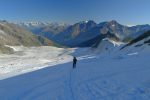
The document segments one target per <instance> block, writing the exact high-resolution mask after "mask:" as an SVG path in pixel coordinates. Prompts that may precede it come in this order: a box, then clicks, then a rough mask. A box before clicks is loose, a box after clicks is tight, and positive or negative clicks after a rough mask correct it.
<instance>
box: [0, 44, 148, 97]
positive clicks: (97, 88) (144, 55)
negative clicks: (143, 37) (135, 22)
mask: <svg viewBox="0 0 150 100" xmlns="http://www.w3.org/2000/svg"><path fill="white" fill-rule="evenodd" d="M100 47H101V48H98V49H100V50H101V49H102V45H101V46H100ZM36 49H37V48H36ZM45 49H46V48H44V49H41V48H40V49H39V50H35V48H30V49H29V50H28V49H27V50H23V52H24V53H26V54H25V55H24V56H25V57H24V56H23V55H18V57H20V56H23V57H20V58H19V59H22V60H23V61H22V62H25V63H27V66H28V68H30V67H29V66H30V64H31V65H32V66H33V63H37V65H36V64H35V66H34V67H35V68H36V66H39V65H38V64H39V63H41V60H44V62H47V60H52V59H53V58H54V57H55V56H56V54H57V55H59V56H60V55H61V56H60V57H63V59H64V60H65V61H64V60H62V61H64V63H62V64H58V65H54V66H51V63H50V62H49V63H48V64H46V65H47V66H49V64H50V66H51V67H46V68H43V69H40V70H37V71H33V72H29V73H26V74H22V75H18V76H14V77H10V78H7V79H3V80H1V81H0V97H1V98H0V99H1V100H150V62H149V58H150V57H149V55H150V52H149V51H150V48H149V47H148V46H143V47H141V48H140V49H138V48H135V47H131V48H128V49H124V50H121V51H119V48H115V49H114V50H112V48H111V51H112V52H111V53H110V51H109V48H108V52H106V51H105V53H104V54H103V53H102V52H103V51H102V52H101V53H100V54H98V53H95V55H94V54H92V53H91V51H92V50H94V49H89V48H76V49H74V50H72V49H71V50H64V49H57V48H53V49H54V50H51V51H50V52H51V53H50V55H53V54H54V55H53V56H52V57H47V56H48V53H49V49H48V48H47V49H46V50H45ZM51 49H52V48H51ZM35 51H36V52H37V53H35ZM40 51H41V52H40ZM64 51H65V52H64ZM33 52H34V53H33ZM45 52H47V53H45ZM52 52H53V53H52ZM85 52H86V53H87V54H86V53H85ZM133 53H136V55H135V54H133ZM21 54H22V53H21ZM35 54H36V56H35ZM91 54H92V55H91ZM129 54H130V55H129ZM16 55H17V54H15V55H10V56H7V58H5V57H6V56H5V57H4V56H2V57H1V58H0V61H1V60H2V59H3V58H5V60H4V59H3V61H1V62H0V64H1V63H3V64H6V65H5V66H8V67H9V66H10V65H9V64H11V63H12V61H11V59H12V58H13V59H14V60H13V61H15V59H17V61H16V62H20V61H18V58H16ZM37 55H38V56H37ZM71 55H73V56H77V59H78V62H77V67H76V68H75V69H72V62H71V61H70V60H71V59H72V57H71ZM14 56H15V57H14ZM10 57H11V59H9V58H10ZM30 57H31V59H32V60H31V59H29V58H30ZM34 57H36V58H38V61H36V60H34V59H35V58H34ZM25 58H26V60H24V59H25ZM33 58H34V59H33ZM6 59H7V60H8V61H6ZM27 59H28V60H27ZM58 59H59V57H58V58H57V60H58ZM30 60H31V61H30ZM45 60H46V61H45ZM57 60H52V61H53V62H55V61H57ZM60 61H61V60H60ZM60 61H59V60H58V62H60ZM8 62H10V63H9V64H7V63H8ZM16 62H14V63H16ZM22 65H24V64H22ZM44 65H45V63H44ZM16 66H17V68H16V69H15V70H13V71H16V70H17V69H18V68H20V67H19V66H21V64H19V65H15V66H13V67H16ZM27 66H26V67H27ZM42 66H43V65H42ZM23 68H25V67H23ZM37 68H38V67H37ZM25 69H26V68H25ZM7 70H11V67H9V69H7ZM13 71H12V72H13ZM0 72H2V70H1V71H0Z"/></svg>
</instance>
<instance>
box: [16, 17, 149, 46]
mask: <svg viewBox="0 0 150 100" xmlns="http://www.w3.org/2000/svg"><path fill="white" fill-rule="evenodd" d="M18 25H19V26H21V27H24V28H25V29H28V30H29V31H31V32H32V33H33V34H35V35H40V36H44V37H46V38H48V39H49V40H52V41H54V42H57V43H58V44H61V45H65V46H68V47H88V46H91V45H92V44H93V40H95V39H97V40H95V41H99V39H103V38H106V37H107V36H109V38H111V36H113V37H115V38H116V39H117V41H121V42H125V43H128V42H130V41H131V40H133V39H135V38H136V37H138V36H139V35H141V34H142V33H144V32H146V31H148V30H150V25H148V24H145V25H136V26H131V27H129V26H126V25H122V24H119V23H118V22H117V21H115V20H112V21H107V22H101V23H98V24H97V23H96V22H94V21H92V20H89V21H81V22H78V23H75V24H73V25H68V24H56V23H42V22H36V23H22V24H18ZM108 33H109V34H108ZM106 34H108V35H106ZM110 34H111V35H110ZM104 35H106V37H105V36H104ZM90 41H91V42H90Z"/></svg>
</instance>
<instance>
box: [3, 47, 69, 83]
mask: <svg viewBox="0 0 150 100" xmlns="http://www.w3.org/2000/svg"><path fill="white" fill-rule="evenodd" d="M6 46H7V47H10V48H12V49H13V50H14V51H15V53H14V54H11V55H8V54H3V55H2V54H1V55H0V80H1V79H4V78H7V77H12V76H14V75H19V74H22V73H27V72H30V71H33V70H38V69H41V68H44V67H47V66H53V65H56V64H60V63H64V62H68V61H70V59H71V56H69V55H68V53H69V54H70V53H71V52H72V49H63V48H56V47H50V46H42V47H29V48H28V47H23V46H8V45H6Z"/></svg>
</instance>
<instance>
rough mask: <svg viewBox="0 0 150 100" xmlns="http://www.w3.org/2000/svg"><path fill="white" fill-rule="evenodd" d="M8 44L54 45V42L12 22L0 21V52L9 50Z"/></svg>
mask: <svg viewBox="0 0 150 100" xmlns="http://www.w3.org/2000/svg"><path fill="white" fill-rule="evenodd" d="M6 45H9V46H17V45H23V46H42V45H55V43H54V42H52V41H50V40H48V39H46V38H44V37H42V36H36V35H34V34H33V33H31V32H29V31H27V30H25V29H23V28H21V27H18V26H16V25H15V24H13V23H9V22H6V21H0V52H4V53H5V52H7V51H8V52H9V51H11V50H10V49H8V48H9V47H6Z"/></svg>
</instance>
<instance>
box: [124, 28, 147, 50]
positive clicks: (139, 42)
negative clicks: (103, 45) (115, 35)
mask: <svg viewBox="0 0 150 100" xmlns="http://www.w3.org/2000/svg"><path fill="white" fill-rule="evenodd" d="M133 44H135V45H134V47H141V46H143V45H149V46H150V31H147V32H145V33H143V34H141V35H140V36H138V37H137V38H135V39H133V40H132V41H131V42H129V43H128V44H126V45H125V46H123V47H122V48H121V49H124V48H126V47H128V46H130V45H133Z"/></svg>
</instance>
